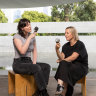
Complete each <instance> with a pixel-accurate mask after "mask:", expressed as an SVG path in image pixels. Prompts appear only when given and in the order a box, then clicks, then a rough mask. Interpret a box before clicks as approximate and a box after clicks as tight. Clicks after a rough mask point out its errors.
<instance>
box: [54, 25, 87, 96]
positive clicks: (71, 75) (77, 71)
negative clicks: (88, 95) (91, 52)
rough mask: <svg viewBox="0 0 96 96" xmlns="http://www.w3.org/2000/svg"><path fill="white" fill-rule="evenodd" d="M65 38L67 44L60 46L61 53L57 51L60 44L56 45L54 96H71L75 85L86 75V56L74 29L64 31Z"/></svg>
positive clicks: (83, 46)
mask: <svg viewBox="0 0 96 96" xmlns="http://www.w3.org/2000/svg"><path fill="white" fill-rule="evenodd" d="M65 38H66V40H67V41H69V42H67V43H65V44H64V45H63V46H62V52H60V51H59V48H60V43H56V53H57V56H58V58H59V59H58V63H59V66H58V69H57V72H56V75H55V79H56V80H57V83H58V84H57V90H56V95H60V96H72V94H73V86H74V85H75V83H76V82H77V81H78V80H80V79H81V78H82V77H83V76H85V75H86V74H87V73H88V54H87V51H86V48H85V45H84V43H83V42H82V41H80V40H79V38H78V33H77V31H76V29H75V28H74V27H72V26H70V27H67V28H66V29H65Z"/></svg>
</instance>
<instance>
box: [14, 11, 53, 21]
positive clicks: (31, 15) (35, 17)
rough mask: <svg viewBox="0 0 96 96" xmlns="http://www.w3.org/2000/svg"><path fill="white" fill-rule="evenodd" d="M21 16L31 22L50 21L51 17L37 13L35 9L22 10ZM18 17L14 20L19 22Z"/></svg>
mask: <svg viewBox="0 0 96 96" xmlns="http://www.w3.org/2000/svg"><path fill="white" fill-rule="evenodd" d="M22 18H27V19H29V20H30V21H31V22H49V21H51V17H50V16H47V15H46V14H44V13H39V12H37V11H24V13H23V14H22ZM19 20H20V18H19V19H16V20H15V21H14V22H19Z"/></svg>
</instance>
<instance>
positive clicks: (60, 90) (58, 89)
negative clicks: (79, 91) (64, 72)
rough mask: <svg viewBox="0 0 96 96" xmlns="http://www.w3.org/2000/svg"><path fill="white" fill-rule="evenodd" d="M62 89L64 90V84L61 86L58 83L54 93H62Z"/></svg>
mask: <svg viewBox="0 0 96 96" xmlns="http://www.w3.org/2000/svg"><path fill="white" fill-rule="evenodd" d="M63 90H64V86H61V85H60V84H58V85H57V89H56V93H55V95H60V94H62V92H63Z"/></svg>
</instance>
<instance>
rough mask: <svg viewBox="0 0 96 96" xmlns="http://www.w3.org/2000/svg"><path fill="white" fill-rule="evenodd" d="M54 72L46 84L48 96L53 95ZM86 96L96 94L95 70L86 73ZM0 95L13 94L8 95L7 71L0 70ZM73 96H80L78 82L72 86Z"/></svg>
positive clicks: (54, 87) (54, 86)
mask: <svg viewBox="0 0 96 96" xmlns="http://www.w3.org/2000/svg"><path fill="white" fill-rule="evenodd" d="M53 74H54V72H52V73H51V76H50V79H49V84H48V92H49V95H50V96H55V95H54V93H55V89H56V85H57V82H56V80H55V79H54V78H53V76H52V75H53ZM86 82H87V85H86V87H87V89H86V91H87V96H96V72H90V73H89V74H88V75H87V80H86ZM0 96H14V95H8V76H7V71H6V72H5V71H4V72H3V71H0ZM73 96H82V95H81V86H80V84H76V85H75V87H74V94H73Z"/></svg>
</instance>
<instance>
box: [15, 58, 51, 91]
mask: <svg viewBox="0 0 96 96" xmlns="http://www.w3.org/2000/svg"><path fill="white" fill-rule="evenodd" d="M13 71H14V72H15V73H18V74H28V75H34V78H35V80H36V84H37V87H38V89H39V90H43V89H45V88H46V87H47V84H48V80H49V74H50V65H49V64H47V63H40V62H37V63H36V64H33V63H32V60H31V58H30V57H21V58H17V59H14V62H13Z"/></svg>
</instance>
